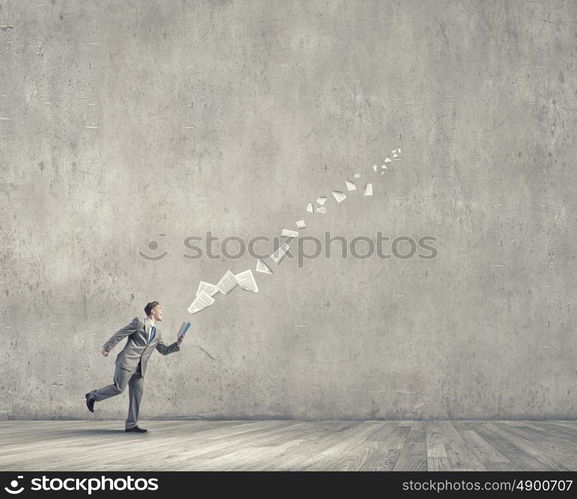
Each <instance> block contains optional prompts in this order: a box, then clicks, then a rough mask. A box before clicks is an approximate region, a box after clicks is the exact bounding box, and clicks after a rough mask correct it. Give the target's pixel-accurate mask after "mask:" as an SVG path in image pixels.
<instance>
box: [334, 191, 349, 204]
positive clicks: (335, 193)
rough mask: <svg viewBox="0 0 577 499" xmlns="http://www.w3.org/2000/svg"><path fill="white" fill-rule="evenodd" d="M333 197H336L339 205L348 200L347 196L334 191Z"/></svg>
mask: <svg viewBox="0 0 577 499" xmlns="http://www.w3.org/2000/svg"><path fill="white" fill-rule="evenodd" d="M333 196H334V197H335V200H336V202H337V203H340V202H342V201H344V200H345V199H347V195H346V194H345V193H344V192H341V191H333Z"/></svg>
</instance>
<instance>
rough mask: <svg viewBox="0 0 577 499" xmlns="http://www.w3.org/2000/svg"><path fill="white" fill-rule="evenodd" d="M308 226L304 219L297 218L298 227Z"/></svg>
mask: <svg viewBox="0 0 577 499" xmlns="http://www.w3.org/2000/svg"><path fill="white" fill-rule="evenodd" d="M306 226H307V224H306V223H305V221H304V220H297V227H298V228H299V229H304V228H305V227H306Z"/></svg>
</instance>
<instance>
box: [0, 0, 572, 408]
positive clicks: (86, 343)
mask: <svg viewBox="0 0 577 499" xmlns="http://www.w3.org/2000/svg"><path fill="white" fill-rule="evenodd" d="M576 47H577V3H576V2H574V1H560V0H551V1H545V0H543V1H521V0H519V1H513V0H510V1H502V0H499V1H495V0H488V1H482V2H479V1H452V0H435V1H416V0H403V1H368V0H367V1H358V2H355V1H352V2H342V1H312V2H309V1H306V2H305V1H302V2H296V1H286V0H284V1H246V2H241V1H174V2H166V1H161V0H158V1H153V0H144V1H122V2H119V1H111V0H108V1H99V2H94V1H65V0H38V1H34V0H29V1H16V0H4V1H0V68H1V74H2V78H1V79H0V210H1V211H0V213H1V214H2V217H1V220H0V238H1V263H0V272H1V279H0V283H1V286H0V295H1V296H2V299H1V300H0V332H1V335H2V348H1V349H0V379H1V381H0V418H3V419H9V418H23V419H28V418H36V419H38V418H39V419H51V418H94V417H96V418H124V417H125V415H126V410H127V404H128V401H127V393H124V394H123V395H121V396H119V397H116V398H114V399H110V400H107V401H106V402H102V403H100V404H97V407H96V413H95V415H91V414H90V413H88V411H87V410H86V407H85V406H84V398H83V396H84V393H85V392H87V391H89V390H90V389H93V388H97V387H100V386H103V385H105V384H108V383H110V382H112V376H113V371H114V365H113V364H114V357H115V355H116V353H117V352H118V351H119V350H120V346H121V345H119V346H118V347H117V348H116V350H115V351H114V352H113V354H111V355H110V356H109V357H108V358H104V357H103V356H101V355H100V349H101V347H102V345H103V343H104V342H105V341H106V340H107V339H108V338H109V337H110V336H111V335H112V333H113V332H114V331H116V330H117V329H119V328H120V327H121V326H124V325H125V324H127V323H128V322H129V321H130V320H131V318H132V317H133V316H135V315H142V314H143V311H142V308H143V306H144V304H145V303H146V302H147V301H150V300H153V299H156V300H159V301H160V302H161V303H162V305H163V307H164V309H165V311H166V315H165V320H164V321H163V324H162V331H163V337H164V338H165V340H167V341H172V340H174V338H175V335H176V329H177V327H178V325H179V324H180V322H181V321H182V320H185V319H187V318H191V319H192V322H193V326H192V330H191V333H189V334H188V337H187V339H186V340H185V343H184V344H183V347H182V351H181V352H180V353H177V354H174V355H171V356H168V357H162V356H161V355H160V354H158V353H155V354H154V355H153V357H152V359H151V361H150V364H149V369H148V373H147V376H146V380H145V393H144V399H143V403H142V408H141V416H142V417H143V418H162V417H167V418H177V417H206V418H257V417H267V418H304V419H317V418H322V419H333V418H394V419H399V418H402V419H412V418H468V419H476V418H480V419H484V418H490V419H494V418H499V419H507V418H522V419H525V418H575V417H577V406H576V396H577V388H576V387H577V383H576V381H577V372H576V364H577V361H576V354H577V348H576V340H575V335H576V324H575V319H576V307H575V297H576V291H575V286H574V285H573V282H574V280H575V272H576V270H577V264H576V254H577V252H576V250H575V241H576V237H575V236H576V230H575V216H576V215H575V214H576V213H577V206H576V205H577V201H576V196H575V185H577V173H576V170H575V157H576V152H577V145H576V144H577V143H576V141H575V130H576V129H577V123H576V112H575V111H576V106H577V90H576V89H577V85H576V81H575V80H576V76H575V75H576V74H577V68H576V50H577V49H576ZM397 147H401V148H402V151H403V152H402V156H403V159H402V160H401V161H398V162H396V163H395V164H394V165H393V166H391V168H390V169H389V171H388V172H387V173H386V175H382V176H379V175H373V174H372V172H371V170H370V166H371V165H372V164H373V163H376V162H379V163H381V162H382V161H383V158H384V157H385V155H386V154H387V153H389V152H390V150H391V149H394V148H397ZM357 171H358V172H361V173H362V177H361V179H359V183H363V182H364V181H366V179H367V178H369V177H371V178H373V184H374V190H375V195H374V197H373V198H372V199H363V198H362V197H359V196H357V197H354V196H351V197H350V198H349V199H347V200H346V201H345V202H343V203H342V204H340V205H338V207H337V206H336V205H335V203H334V201H332V202H331V200H329V202H328V206H329V207H328V210H327V215H326V216H324V217H322V216H321V215H314V216H312V215H309V214H307V213H306V212H304V208H305V206H306V204H307V203H308V202H312V201H314V200H315V199H316V198H317V197H318V196H319V195H323V194H324V195H330V190H332V189H340V190H344V187H345V186H344V181H345V179H347V178H351V176H352V175H353V174H354V173H355V172H357ZM299 218H305V219H306V220H307V223H308V225H309V226H308V228H307V229H306V230H305V231H303V234H306V235H309V236H317V237H320V238H323V237H324V234H325V231H330V233H331V236H332V237H334V236H336V235H341V236H344V237H347V238H349V239H350V238H353V237H355V236H368V237H372V238H374V237H375V234H376V232H377V231H382V232H383V233H384V234H385V235H388V236H390V237H396V236H400V235H405V236H410V237H414V238H418V237H421V236H424V235H430V236H433V237H435V238H436V242H435V246H436V247H437V250H438V255H437V257H436V258H435V259H432V260H425V259H421V258H417V257H415V258H411V259H399V258H390V259H382V258H378V257H371V258H367V259H351V258H346V259H345V258H340V257H339V245H338V243H334V245H333V248H334V250H335V251H334V253H333V255H332V257H331V258H318V259H315V260H307V261H306V262H305V263H304V265H303V266H302V267H299V266H298V265H297V263H296V262H295V261H294V260H291V259H287V260H285V261H283V262H282V264H281V265H279V266H278V267H276V266H273V267H274V271H275V274H274V275H272V276H267V275H263V274H256V277H257V280H258V284H259V287H260V290H261V291H260V293H259V294H257V295H253V294H250V293H246V292H242V291H241V290H238V289H237V290H235V291H233V292H232V293H231V294H230V295H229V296H227V297H226V298H219V300H218V301H217V303H216V304H215V305H214V306H213V307H212V308H211V309H209V310H207V311H204V312H202V313H200V314H197V315H195V316H190V315H189V314H188V313H187V312H186V309H187V307H188V305H189V304H190V302H191V301H192V298H193V296H194V293H195V291H196V286H197V285H198V282H199V281H200V280H201V279H203V280H207V281H211V282H216V281H217V280H218V279H219V278H220V276H221V275H222V274H223V273H224V272H225V271H226V270H227V269H229V268H230V269H232V270H233V271H235V272H240V271H242V270H245V269H247V268H253V269H254V264H255V260H254V259H253V258H250V257H248V256H245V257H242V258H240V259H237V260H232V261H231V260H227V259H224V258H216V259H209V258H202V259H190V258H186V257H185V256H184V255H185V254H190V253H191V252H190V251H188V250H187V248H186V247H185V245H184V240H185V238H187V237H189V236H203V235H204V234H205V233H206V232H207V231H210V232H212V234H213V235H214V236H215V237H219V238H221V239H222V238H225V237H228V236H243V237H245V238H251V237H255V236H259V235H263V236H274V235H278V234H279V233H280V230H281V228H283V227H285V228H290V229H295V227H294V222H295V221H296V220H297V219H299ZM161 234H164V235H161ZM151 241H156V242H157V243H158V245H159V247H158V249H154V248H153V247H151V246H154V243H151ZM385 246H386V245H385ZM231 248H232V246H231ZM139 252H142V253H145V254H150V255H153V254H162V253H163V252H166V255H165V256H164V257H163V258H161V259H160V260H158V261H148V260H146V259H145V258H144V257H142V256H140V254H139Z"/></svg>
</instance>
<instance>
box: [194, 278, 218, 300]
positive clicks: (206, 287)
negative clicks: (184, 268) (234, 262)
mask: <svg viewBox="0 0 577 499" xmlns="http://www.w3.org/2000/svg"><path fill="white" fill-rule="evenodd" d="M201 291H204V292H205V293H206V294H207V295H210V296H214V295H215V294H216V293H218V288H217V287H216V286H215V285H214V284H211V283H210V282H205V281H200V284H199V285H198V289H197V290H196V296H198V295H199V294H200V292H201Z"/></svg>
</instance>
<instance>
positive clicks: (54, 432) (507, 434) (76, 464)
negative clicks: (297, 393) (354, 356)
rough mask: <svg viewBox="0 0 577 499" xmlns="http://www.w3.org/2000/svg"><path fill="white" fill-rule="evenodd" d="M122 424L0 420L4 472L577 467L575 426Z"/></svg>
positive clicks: (506, 423)
mask: <svg viewBox="0 0 577 499" xmlns="http://www.w3.org/2000/svg"><path fill="white" fill-rule="evenodd" d="M123 424H124V423H123V422H118V421H85V420H84V421H0V470H2V471H73V470H99V471H100V470H107V471H128V470H131V471H138V470H140V471H150V470H154V471H169V470H175V471H184V470H191V471H192V470H251V471H255V470H270V471H273V470H274V471H276V470H349V471H353V470H366V471H375V470H402V471H407V470H430V471H438V470H462V471H465V470H473V471H475V470H479V471H481V470H502V471H505V470H512V471H521V470H571V471H576V470H577V421H546V422H545V421H320V422H299V421H198V420H196V421H141V422H140V424H141V426H143V427H145V428H148V430H149V432H148V433H146V434H134V433H125V432H124V426H123Z"/></svg>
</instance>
